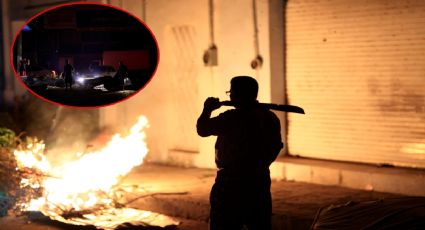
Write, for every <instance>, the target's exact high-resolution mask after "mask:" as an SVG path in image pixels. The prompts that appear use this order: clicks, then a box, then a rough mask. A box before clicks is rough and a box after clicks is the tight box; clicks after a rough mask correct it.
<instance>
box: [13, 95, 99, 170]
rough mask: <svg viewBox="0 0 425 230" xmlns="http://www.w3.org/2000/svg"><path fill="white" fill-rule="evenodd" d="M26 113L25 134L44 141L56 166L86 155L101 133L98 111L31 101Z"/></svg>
mask: <svg viewBox="0 0 425 230" xmlns="http://www.w3.org/2000/svg"><path fill="white" fill-rule="evenodd" d="M23 111H24V113H25V114H24V115H23V116H22V114H21V116H20V117H21V118H20V119H23V121H22V123H23V124H25V127H22V128H23V130H24V131H25V132H26V133H27V135H29V136H36V137H38V138H39V139H43V140H44V141H45V143H46V147H47V158H48V159H49V161H50V162H51V163H53V164H55V165H56V164H60V163H61V162H64V161H68V160H70V159H73V158H74V157H75V156H76V153H77V152H85V151H87V148H88V144H89V143H90V141H91V140H92V139H93V138H94V137H95V136H96V135H97V134H98V133H99V110H98V109H74V108H67V107H63V106H57V105H52V104H50V103H48V102H45V101H43V100H40V99H38V98H29V100H27V101H26V103H25V109H24V110H23Z"/></svg>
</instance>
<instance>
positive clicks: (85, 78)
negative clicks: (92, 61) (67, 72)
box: [74, 65, 131, 91]
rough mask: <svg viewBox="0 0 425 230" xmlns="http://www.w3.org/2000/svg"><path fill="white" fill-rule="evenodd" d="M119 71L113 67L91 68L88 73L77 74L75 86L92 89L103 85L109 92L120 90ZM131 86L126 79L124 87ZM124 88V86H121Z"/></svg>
mask: <svg viewBox="0 0 425 230" xmlns="http://www.w3.org/2000/svg"><path fill="white" fill-rule="evenodd" d="M116 73H117V71H116V70H115V68H114V67H113V66H110V65H101V66H95V67H92V68H90V70H89V71H88V72H86V73H76V75H75V78H74V81H75V82H74V84H75V85H76V86H77V87H80V88H86V89H92V88H94V87H96V86H99V85H102V84H103V86H104V88H105V89H107V90H108V91H114V90H119V89H120V82H119V80H118V79H117V78H116V77H115V75H116ZM126 85H131V81H130V79H129V78H126V79H124V86H126ZM121 88H122V86H121Z"/></svg>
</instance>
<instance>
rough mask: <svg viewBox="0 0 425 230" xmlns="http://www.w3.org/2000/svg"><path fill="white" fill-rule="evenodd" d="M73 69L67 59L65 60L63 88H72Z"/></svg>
mask: <svg viewBox="0 0 425 230" xmlns="http://www.w3.org/2000/svg"><path fill="white" fill-rule="evenodd" d="M73 70H74V67H72V65H71V64H69V62H68V59H66V60H65V66H64V67H63V74H64V77H65V89H68V85H69V89H72V71H73Z"/></svg>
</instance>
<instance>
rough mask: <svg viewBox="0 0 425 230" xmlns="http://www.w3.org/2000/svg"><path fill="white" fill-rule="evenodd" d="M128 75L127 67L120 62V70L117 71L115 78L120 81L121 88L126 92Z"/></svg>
mask: <svg viewBox="0 0 425 230" xmlns="http://www.w3.org/2000/svg"><path fill="white" fill-rule="evenodd" d="M127 75H128V68H127V66H126V65H124V63H123V62H122V61H119V62H118V70H117V73H116V75H115V76H116V77H117V80H118V82H119V84H120V86H121V87H122V89H123V90H124V85H125V78H126V77H127Z"/></svg>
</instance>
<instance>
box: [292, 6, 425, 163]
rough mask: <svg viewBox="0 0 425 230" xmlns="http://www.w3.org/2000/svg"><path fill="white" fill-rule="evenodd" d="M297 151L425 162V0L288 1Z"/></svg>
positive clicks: (314, 155) (308, 154)
mask: <svg viewBox="0 0 425 230" xmlns="http://www.w3.org/2000/svg"><path fill="white" fill-rule="evenodd" d="M286 7H287V8H286V10H285V11H286V12H285V14H286V28H285V29H286V68H287V69H286V77H287V94H288V102H289V103H290V104H294V105H299V106H302V107H303V108H304V109H305V111H306V115H305V116H302V115H298V114H288V125H289V126H288V148H289V149H288V151H289V153H290V154H292V155H300V156H304V157H312V158H321V159H332V160H341V161H353V162H366V163H378V164H393V165H398V166H409V167H421V168H424V167H425V106H424V105H425V1H423V0H410V1H407V0H289V1H288V2H287V6H286Z"/></svg>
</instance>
